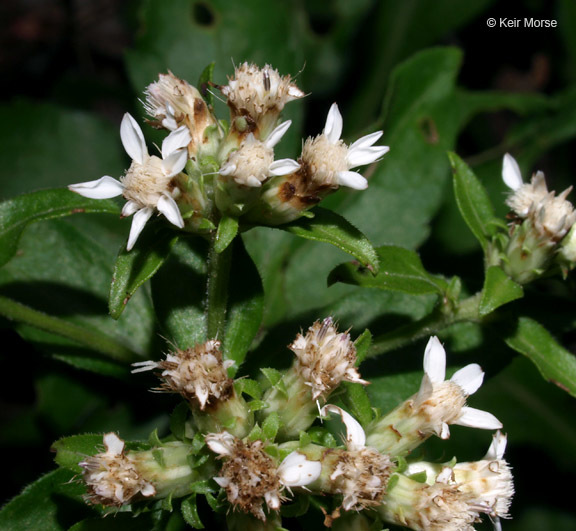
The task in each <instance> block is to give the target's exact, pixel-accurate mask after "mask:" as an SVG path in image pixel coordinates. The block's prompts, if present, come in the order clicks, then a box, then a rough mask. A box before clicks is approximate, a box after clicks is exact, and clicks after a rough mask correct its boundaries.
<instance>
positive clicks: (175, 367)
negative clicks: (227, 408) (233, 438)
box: [132, 339, 234, 409]
mask: <svg viewBox="0 0 576 531" xmlns="http://www.w3.org/2000/svg"><path fill="white" fill-rule="evenodd" d="M232 365H234V361H232V360H227V361H223V360H222V352H221V351H220V341H217V340H214V339H212V340H210V341H206V343H200V344H197V345H195V346H194V347H192V348H188V349H186V350H180V349H178V350H176V351H175V352H170V353H168V354H167V355H166V359H165V360H162V361H141V362H137V363H134V364H133V366H134V367H136V369H134V370H133V371H132V372H143V371H149V370H159V371H162V372H161V373H160V378H161V379H162V385H161V387H159V388H158V390H160V391H165V392H169V393H179V394H181V395H182V396H183V397H184V398H185V399H186V400H188V401H189V402H191V403H197V404H198V406H199V407H200V409H204V408H205V407H206V405H207V404H212V403H214V402H216V401H218V400H225V399H226V398H227V397H228V396H229V394H230V393H231V391H232V384H233V380H232V379H231V378H229V377H228V374H227V372H226V370H227V369H228V367H230V366H232Z"/></svg>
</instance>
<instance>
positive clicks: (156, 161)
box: [68, 113, 190, 251]
mask: <svg viewBox="0 0 576 531" xmlns="http://www.w3.org/2000/svg"><path fill="white" fill-rule="evenodd" d="M120 137H121V139H122V144H123V145H124V149H125V150H126V153H128V155H130V157H132V164H131V166H130V168H129V169H128V171H127V172H126V175H124V177H121V178H120V180H119V181H118V180H116V179H114V178H113V177H110V176H108V175H105V176H104V177H101V178H100V179H97V180H96V181H89V182H85V183H78V184H71V185H69V186H68V188H69V189H70V190H72V191H73V192H76V193H78V194H80V195H82V196H84V197H89V198H92V199H109V198H111V197H117V196H119V195H123V196H124V198H125V199H126V200H127V203H126V204H125V205H124V208H123V209H122V216H131V215H132V214H134V218H133V221H132V227H131V229H130V236H129V237H128V244H127V245H126V249H127V250H128V251H130V250H131V249H132V247H133V246H134V244H135V243H136V240H137V239H138V236H139V235H140V233H141V232H142V229H143V228H144V226H145V225H146V222H147V221H148V220H149V219H150V217H151V216H152V214H153V213H154V211H155V210H157V211H158V212H160V213H161V214H163V215H164V216H165V217H166V219H167V220H168V221H169V222H170V223H172V224H173V225H176V226H177V227H179V228H183V227H184V220H183V219H182V215H181V214H180V209H179V208H178V205H177V204H176V201H175V200H174V197H177V196H178V194H179V190H178V188H177V187H176V186H175V185H174V177H175V176H176V175H178V174H179V173H180V172H181V171H182V170H183V169H184V166H185V165H186V161H187V159H188V153H187V151H186V149H183V148H184V147H185V146H187V145H188V143H189V142H190V133H189V132H188V130H187V129H186V128H185V127H182V128H179V129H176V130H175V131H173V132H172V133H170V134H169V135H168V136H167V137H166V138H165V139H164V141H163V142H162V158H161V159H160V158H159V157H156V156H155V155H149V154H148V149H147V147H146V142H145V140H144V135H143V134H142V130H141V129H140V126H139V125H138V124H137V123H136V120H134V118H132V116H130V115H129V114H128V113H126V114H125V115H124V118H123V119H122V124H121V126H120Z"/></svg>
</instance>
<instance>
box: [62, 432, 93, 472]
mask: <svg viewBox="0 0 576 531" xmlns="http://www.w3.org/2000/svg"><path fill="white" fill-rule="evenodd" d="M102 444H103V443H102V434H99V435H96V434H85V435H72V436H71V437H64V438H62V439H59V440H58V441H56V442H55V443H54V444H53V445H52V451H54V452H56V457H55V458H54V460H55V461H56V463H58V464H59V465H60V466H61V467H64V468H67V469H68V470H71V471H72V472H75V473H79V472H82V468H80V467H79V466H78V463H79V462H80V461H82V460H84V459H85V458H86V456H87V455H94V454H96V453H98V447H100V448H102Z"/></svg>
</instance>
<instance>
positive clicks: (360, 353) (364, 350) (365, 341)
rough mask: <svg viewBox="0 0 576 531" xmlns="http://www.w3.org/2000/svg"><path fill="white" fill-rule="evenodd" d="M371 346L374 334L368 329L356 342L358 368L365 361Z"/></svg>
mask: <svg viewBox="0 0 576 531" xmlns="http://www.w3.org/2000/svg"><path fill="white" fill-rule="evenodd" d="M371 344H372V334H371V332H370V330H368V329H366V330H364V332H362V333H361V334H360V335H359V336H358V337H357V338H356V340H355V341H354V346H355V347H356V366H358V365H360V364H361V363H362V361H364V358H366V355H367V354H368V349H369V348H370V345H371Z"/></svg>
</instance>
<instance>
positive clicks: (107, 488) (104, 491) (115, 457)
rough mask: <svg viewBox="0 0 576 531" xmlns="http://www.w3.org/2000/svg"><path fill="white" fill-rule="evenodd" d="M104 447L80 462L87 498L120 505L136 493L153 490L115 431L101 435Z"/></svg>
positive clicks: (147, 492)
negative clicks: (102, 450)
mask: <svg viewBox="0 0 576 531" xmlns="http://www.w3.org/2000/svg"><path fill="white" fill-rule="evenodd" d="M104 446H105V447H106V451H105V452H102V453H99V454H96V455H94V456H91V457H87V458H86V459H85V460H84V461H82V462H80V463H79V465H80V466H81V467H82V468H83V478H84V481H85V482H86V485H87V487H88V495H87V500H88V501H90V502H91V503H94V504H102V505H111V506H121V505H124V504H126V503H130V501H131V500H132V499H133V498H135V497H137V496H142V497H145V498H148V497H150V496H154V495H155V494H156V489H155V488H154V485H152V483H149V482H148V481H146V480H145V479H144V478H143V477H142V476H141V475H140V472H139V471H138V469H137V465H136V463H135V462H134V461H133V460H132V459H131V457H130V456H129V455H126V453H125V452H124V441H123V440H122V439H120V438H119V437H118V436H117V435H116V434H115V433H107V434H106V435H104Z"/></svg>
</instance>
